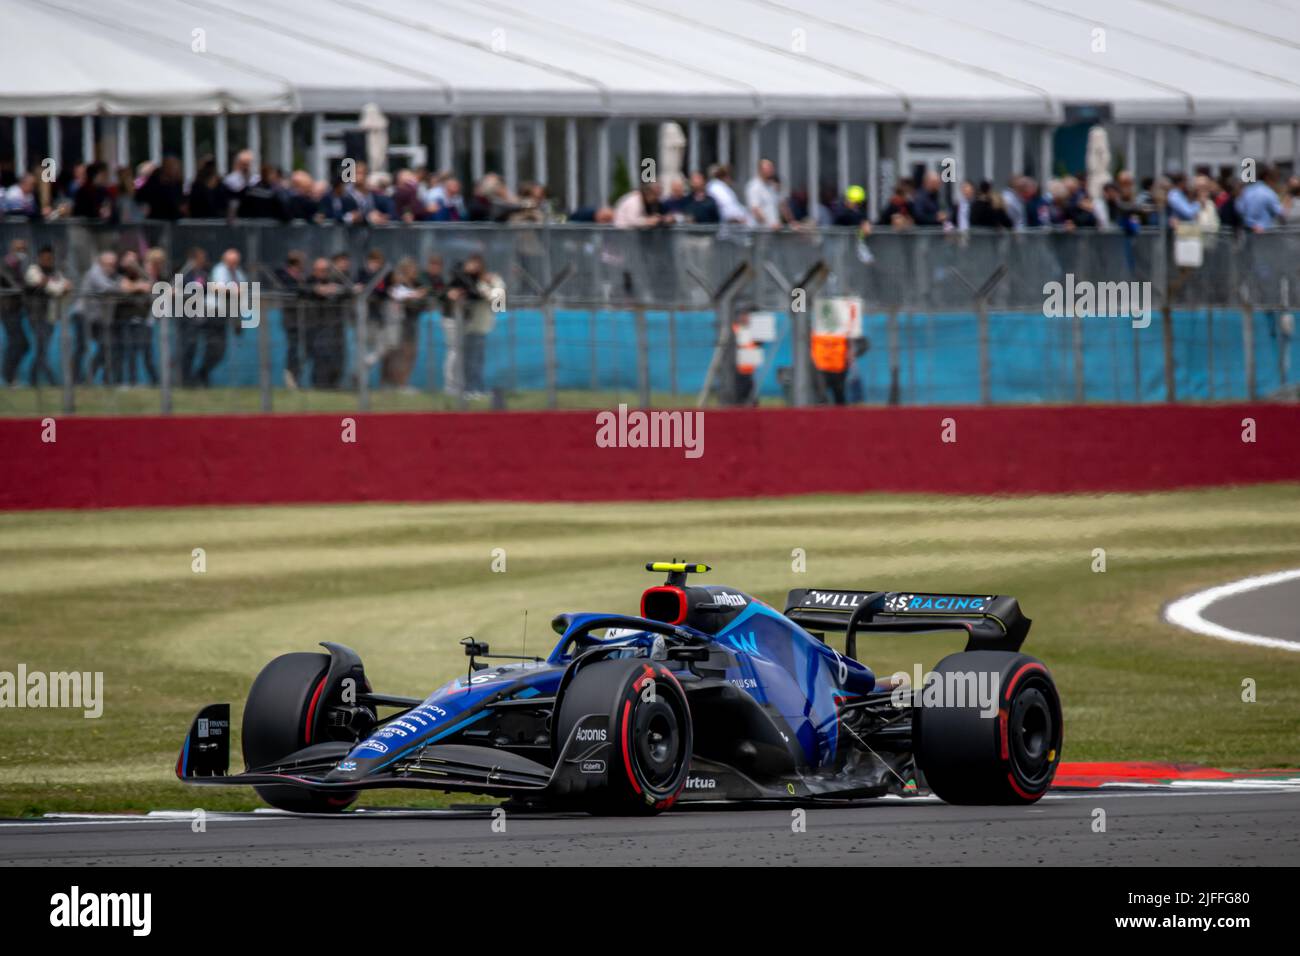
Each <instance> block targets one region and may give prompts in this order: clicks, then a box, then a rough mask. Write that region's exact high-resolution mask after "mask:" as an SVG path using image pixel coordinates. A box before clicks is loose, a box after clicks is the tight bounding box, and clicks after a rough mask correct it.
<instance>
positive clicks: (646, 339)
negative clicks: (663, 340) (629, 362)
mask: <svg viewBox="0 0 1300 956" xmlns="http://www.w3.org/2000/svg"><path fill="white" fill-rule="evenodd" d="M632 318H633V322H634V323H635V325H636V391H637V402H638V403H639V404H640V406H641V407H642V408H649V407H650V336H649V333H648V331H647V329H646V320H645V306H643V305H638V306H637V307H636V308H635V309H634V310H633V312H632Z"/></svg>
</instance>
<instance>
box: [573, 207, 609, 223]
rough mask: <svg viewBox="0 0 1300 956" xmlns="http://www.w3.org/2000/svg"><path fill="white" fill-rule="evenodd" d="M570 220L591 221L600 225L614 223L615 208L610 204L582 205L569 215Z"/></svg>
mask: <svg viewBox="0 0 1300 956" xmlns="http://www.w3.org/2000/svg"><path fill="white" fill-rule="evenodd" d="M568 220H569V222H590V223H593V224H595V225H599V226H609V225H613V223H614V210H613V209H612V208H610V207H609V206H582V207H581V208H578V209H575V210H573V212H571V213H569V215H568Z"/></svg>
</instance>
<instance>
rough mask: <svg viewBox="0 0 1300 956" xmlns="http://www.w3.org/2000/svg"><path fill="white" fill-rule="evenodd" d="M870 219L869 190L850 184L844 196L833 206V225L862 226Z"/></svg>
mask: <svg viewBox="0 0 1300 956" xmlns="http://www.w3.org/2000/svg"><path fill="white" fill-rule="evenodd" d="M867 219H868V215H867V191H866V190H865V189H863V188H862V187H861V186H850V187H849V188H848V189H846V190H844V196H843V198H841V199H837V200H835V203H834V205H832V206H831V225H833V226H853V227H855V228H856V227H858V226H861V225H862V223H863V222H864V221H866V220H867Z"/></svg>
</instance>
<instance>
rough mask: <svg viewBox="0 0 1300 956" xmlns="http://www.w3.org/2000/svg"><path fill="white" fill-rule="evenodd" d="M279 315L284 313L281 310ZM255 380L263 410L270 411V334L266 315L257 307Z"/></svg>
mask: <svg viewBox="0 0 1300 956" xmlns="http://www.w3.org/2000/svg"><path fill="white" fill-rule="evenodd" d="M280 314H281V316H283V315H284V312H283V310H282V311H281V313H280ZM257 382H258V386H259V389H260V391H261V393H262V394H261V408H262V411H263V412H269V411H271V334H270V330H269V329H268V328H267V321H266V316H265V315H263V314H262V313H261V310H260V309H259V311H258V315H257Z"/></svg>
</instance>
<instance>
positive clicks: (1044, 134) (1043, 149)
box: [1038, 126, 1053, 187]
mask: <svg viewBox="0 0 1300 956" xmlns="http://www.w3.org/2000/svg"><path fill="white" fill-rule="evenodd" d="M1052 132H1053V130H1052V127H1050V126H1044V127H1043V128H1042V129H1040V130H1039V131H1038V185H1039V186H1040V187H1045V186H1046V185H1047V181H1048V180H1049V179H1051V178H1052Z"/></svg>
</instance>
